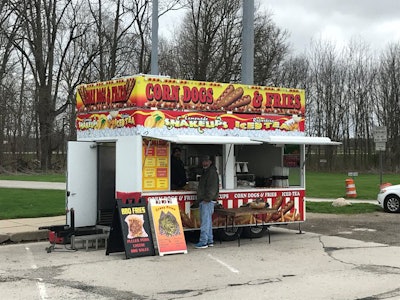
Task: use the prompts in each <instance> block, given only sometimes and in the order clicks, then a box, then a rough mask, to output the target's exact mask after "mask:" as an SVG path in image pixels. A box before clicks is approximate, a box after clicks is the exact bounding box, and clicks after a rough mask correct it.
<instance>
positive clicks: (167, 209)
mask: <svg viewBox="0 0 400 300" xmlns="http://www.w3.org/2000/svg"><path fill="white" fill-rule="evenodd" d="M150 207H151V215H152V220H153V225H154V232H155V234H156V241H157V246H158V251H159V255H160V256H163V255H164V254H173V253H187V248H186V241H185V235H184V232H183V227H182V221H181V216H180V211H179V206H178V200H177V199H176V197H165V198H164V199H157V200H156V199H150Z"/></svg>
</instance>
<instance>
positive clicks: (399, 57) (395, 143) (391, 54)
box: [375, 43, 400, 171]
mask: <svg viewBox="0 0 400 300" xmlns="http://www.w3.org/2000/svg"><path fill="white" fill-rule="evenodd" d="M377 86H378V90H377V91H376V92H377V95H376V98H375V99H376V103H377V106H376V108H375V109H376V115H377V118H378V125H381V126H386V128H387V131H388V143H387V145H388V151H387V152H386V154H387V157H388V165H390V166H393V167H394V169H395V170H396V171H397V170H398V168H399V167H400V43H397V44H391V45H389V46H388V47H387V49H386V51H385V52H384V53H382V56H381V62H380V66H379V72H378V75H377Z"/></svg>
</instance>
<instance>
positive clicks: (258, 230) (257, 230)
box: [243, 226, 268, 239]
mask: <svg viewBox="0 0 400 300" xmlns="http://www.w3.org/2000/svg"><path fill="white" fill-rule="evenodd" d="M267 229H268V228H267V227H266V226H250V227H245V228H243V236H244V237H247V238H249V239H258V238H261V237H263V236H264V234H265V232H266V231H267Z"/></svg>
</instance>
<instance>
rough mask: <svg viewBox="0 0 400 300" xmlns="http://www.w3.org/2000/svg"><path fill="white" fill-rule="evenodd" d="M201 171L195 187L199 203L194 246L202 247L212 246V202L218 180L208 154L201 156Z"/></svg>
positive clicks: (217, 192)
mask: <svg viewBox="0 0 400 300" xmlns="http://www.w3.org/2000/svg"><path fill="white" fill-rule="evenodd" d="M201 163H202V166H203V173H202V175H201V177H200V181H199V187H198V189H197V202H198V203H200V204H199V205H200V220H201V226H200V239H199V242H198V243H197V244H196V245H195V248H198V249H204V248H207V247H212V246H214V237H213V230H212V215H213V213H214V204H215V203H216V201H217V200H218V194H219V180H218V173H217V169H216V168H215V166H214V165H212V162H211V160H210V157H209V156H208V155H206V156H204V157H203V158H202V162H201Z"/></svg>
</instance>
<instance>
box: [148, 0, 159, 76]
mask: <svg viewBox="0 0 400 300" xmlns="http://www.w3.org/2000/svg"><path fill="white" fill-rule="evenodd" d="M150 72H151V74H152V75H158V0H153V11H152V18H151V71H150Z"/></svg>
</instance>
